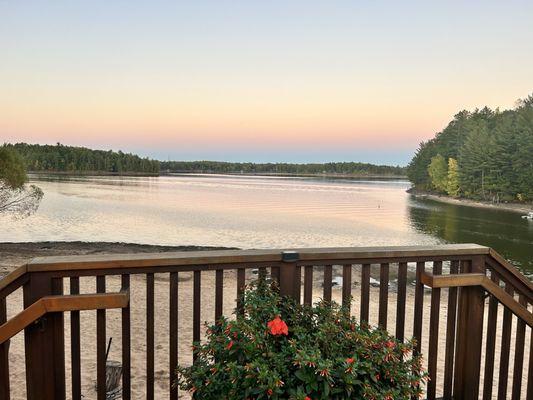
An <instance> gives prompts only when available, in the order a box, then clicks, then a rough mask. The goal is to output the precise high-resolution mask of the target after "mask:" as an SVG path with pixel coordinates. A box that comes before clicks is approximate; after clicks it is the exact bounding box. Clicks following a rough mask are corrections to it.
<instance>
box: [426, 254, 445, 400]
mask: <svg viewBox="0 0 533 400" xmlns="http://www.w3.org/2000/svg"><path fill="white" fill-rule="evenodd" d="M440 274H442V261H434V262H433V275H440ZM439 318H440V289H439V288H433V289H432V290H431V311H430V315H429V352H428V375H429V381H428V385H427V398H428V400H434V399H435V397H436V393H437V354H438V346H439Z"/></svg>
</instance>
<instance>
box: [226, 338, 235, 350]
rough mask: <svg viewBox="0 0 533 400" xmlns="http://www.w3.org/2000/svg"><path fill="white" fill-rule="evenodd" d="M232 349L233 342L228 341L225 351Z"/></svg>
mask: <svg viewBox="0 0 533 400" xmlns="http://www.w3.org/2000/svg"><path fill="white" fill-rule="evenodd" d="M232 347H233V340H230V342H229V343H228V345H227V346H226V350H229V349H231V348H232Z"/></svg>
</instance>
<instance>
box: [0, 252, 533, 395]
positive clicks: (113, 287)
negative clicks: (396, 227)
mask: <svg viewBox="0 0 533 400" xmlns="http://www.w3.org/2000/svg"><path fill="white" fill-rule="evenodd" d="M199 249H209V248H199V247H194V246H193V247H191V246H188V247H172V246H165V247H162V246H143V245H134V244H121V243H112V244H109V243H82V242H75V243H52V242H47V243H33V244H23V243H22V244H2V243H0V274H2V275H5V274H6V273H8V272H9V271H11V270H12V269H14V268H15V267H16V266H18V265H21V264H24V263H25V262H27V261H28V260H30V259H31V258H33V257H36V256H43V255H65V254H71V255H72V254H99V253H100V254H101V253H131V252H150V251H152V252H153V251H176V250H183V251H187V250H199ZM352 268H353V271H352V294H353V297H354V302H353V305H352V313H353V314H354V315H359V307H360V305H359V299H360V296H359V294H360V268H359V267H358V266H353V267H352ZM341 271H342V267H340V266H336V267H334V278H336V279H338V278H339V277H340V276H341ZM371 276H372V278H373V279H374V280H373V281H372V282H373V285H372V287H371V296H370V323H371V324H373V325H375V324H377V316H378V299H379V282H378V281H377V280H378V279H379V266H372V271H371ZM255 277H256V275H255V274H254V271H252V270H247V275H246V279H247V281H251V280H253V279H255ZM413 277H414V273H413V271H412V270H410V271H409V282H411V281H412V279H413ZM191 278H192V276H191V273H188V272H184V273H180V279H179V285H178V286H179V288H178V304H179V311H178V335H179V362H180V363H181V364H183V365H188V364H190V363H191V361H192V352H191V343H192V296H191V293H192V279H191ZM214 281H215V276H214V271H209V272H203V273H202V298H201V305H202V306H201V320H202V321H206V322H207V323H212V322H213V320H214ZM145 282H146V281H145V276H144V275H136V276H132V279H131V330H132V343H131V348H132V356H131V362H132V371H131V374H132V398H133V399H142V398H144V397H145V393H146V391H145V390H146V387H145V379H144V377H145V366H146V356H145V355H146V345H145V342H146V336H145V326H146V301H145V293H146V284H145ZM106 283H107V290H108V291H109V292H112V291H118V290H119V289H120V277H118V276H110V277H108V278H107V282H106ZM80 286H81V292H82V293H94V292H95V279H94V278H81V280H80ZM396 290H397V289H396V286H395V265H394V264H393V265H391V278H390V287H389V303H388V307H389V319H388V328H389V331H390V332H391V334H394V331H395V324H396V321H395V316H396ZM68 291H69V285H68V280H65V293H68ZM313 292H314V299H315V300H318V299H319V298H320V297H321V295H322V274H321V271H320V269H319V268H316V271H315V273H314V290H313ZM235 293H236V276H235V273H234V271H231V270H230V271H225V272H224V309H223V311H224V314H226V315H230V314H231V313H232V311H233V309H234V307H235ZM333 298H334V299H335V300H337V301H340V299H341V290H340V286H335V287H334V289H333ZM155 302H156V303H155V310H156V313H155V397H156V398H166V397H167V396H168V390H169V382H170V377H169V361H168V359H169V358H168V346H169V323H168V321H169V312H168V309H169V306H168V305H169V279H168V274H156V279H155ZM447 302H448V293H447V290H444V289H443V290H442V292H441V308H440V315H439V321H440V326H439V332H440V334H439V338H440V342H439V351H438V378H437V379H438V382H437V388H440V387H441V386H442V379H443V372H444V357H445V351H444V348H445V347H444V346H445V336H446V335H445V332H446V319H447V308H446V305H447ZM429 306H430V291H426V294H425V298H424V325H423V334H422V351H423V353H424V354H427V348H428V338H429V324H428V321H429V310H430V308H429ZM21 309H22V293H21V291H20V290H19V291H17V292H15V293H14V294H12V295H10V296H9V297H8V318H9V317H12V316H13V315H15V314H16V313H17V312H20V310H21ZM413 311H414V287H413V285H412V284H411V283H409V284H408V288H407V304H406V323H405V332H406V337H410V336H411V335H412V332H413ZM502 314H503V310H502V308H501V307H500V310H499V314H498V317H499V318H498V319H499V322H498V324H499V327H500V326H501V319H502ZM485 323H486V319H485ZM514 326H515V325H514V323H513V336H514V332H515V329H514ZM69 327H70V320H69V314H68V313H66V314H65V343H66V346H65V356H66V365H67V371H66V387H67V397H68V398H70V381H71V375H70V369H69V365H70V362H69V360H70V346H69V343H70V331H69ZM81 327H82V329H81V333H82V335H81V336H82V342H81V349H82V354H81V363H82V393H83V396H84V399H94V398H96V392H95V381H96V346H95V344H96V313H95V312H94V311H87V312H82V313H81ZM497 335H498V336H497V343H498V346H499V342H500V337H501V329H497ZM107 336H108V338H109V337H112V338H113V340H112V346H111V351H110V355H109V359H110V360H115V361H120V360H121V314H120V310H110V311H108V312H107ZM512 343H513V344H514V339H513V341H512ZM529 346H530V343H529V338H527V339H526V349H525V354H529ZM513 359H514V356H513V355H512V356H511V364H510V365H511V366H512V365H513V364H512V363H513ZM526 364H527V362H526ZM10 365H11V368H10V375H11V385H12V398H13V399H14V400H15V399H16V400H18V399H24V398H25V397H26V394H25V379H24V374H25V371H24V340H23V334H18V335H17V336H16V337H15V338H13V340H12V341H11V345H10ZM498 366H499V354H498V352H497V354H496V363H495V371H496V373H497V371H498ZM524 370H525V371H527V365H524ZM509 372H510V374H509V379H510V380H509V382H512V367H511V368H510V371H509ZM524 375H525V376H524V380H523V382H524V383H523V388H525V386H526V378H527V374H524ZM495 376H497V375H495ZM481 379H482V380H483V377H482V378H481ZM495 380H497V379H495ZM524 390H525V389H524ZM524 393H525V391H524ZM437 394H438V395H440V394H441V393H440V391H438V393H437ZM180 396H181V397H182V398H188V395H187V394H186V393H180Z"/></svg>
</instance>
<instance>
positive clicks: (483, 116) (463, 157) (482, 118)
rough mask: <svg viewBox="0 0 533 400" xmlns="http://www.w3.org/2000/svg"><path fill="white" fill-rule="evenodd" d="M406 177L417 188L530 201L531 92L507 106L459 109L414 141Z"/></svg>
mask: <svg viewBox="0 0 533 400" xmlns="http://www.w3.org/2000/svg"><path fill="white" fill-rule="evenodd" d="M407 175H408V177H409V179H410V180H411V182H412V183H413V186H414V187H415V189H419V190H422V191H432V192H438V193H442V194H447V195H449V196H453V197H465V198H472V199H480V200H487V201H492V202H501V201H517V202H531V201H533V95H530V96H529V97H527V98H526V99H524V100H519V101H518V102H517V105H516V107H515V108H514V109H512V110H505V111H500V110H491V109H489V108H487V107H485V108H483V109H476V110H475V111H473V112H469V111H461V112H460V113H458V114H457V115H455V117H454V119H453V120H452V121H451V122H450V123H449V124H448V126H447V127H446V128H444V130H443V131H442V132H439V133H437V135H436V136H435V137H434V138H433V139H431V140H429V141H427V142H423V143H421V144H420V147H419V148H418V150H417V152H416V154H415V156H414V157H413V159H412V160H411V162H410V164H409V165H408V167H407Z"/></svg>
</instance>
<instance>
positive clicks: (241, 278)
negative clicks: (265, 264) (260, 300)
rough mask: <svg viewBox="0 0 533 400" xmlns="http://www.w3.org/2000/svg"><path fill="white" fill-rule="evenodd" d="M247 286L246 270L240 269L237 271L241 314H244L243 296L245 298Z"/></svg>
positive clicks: (238, 307) (238, 303)
mask: <svg viewBox="0 0 533 400" xmlns="http://www.w3.org/2000/svg"><path fill="white" fill-rule="evenodd" d="M245 284H246V270H245V269H244V268H239V269H238V270H237V309H238V310H239V314H241V315H242V314H244V306H243V300H244V299H243V296H244V286H245Z"/></svg>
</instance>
